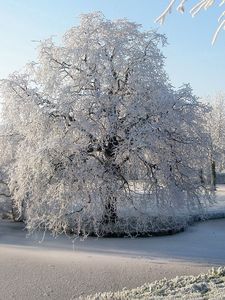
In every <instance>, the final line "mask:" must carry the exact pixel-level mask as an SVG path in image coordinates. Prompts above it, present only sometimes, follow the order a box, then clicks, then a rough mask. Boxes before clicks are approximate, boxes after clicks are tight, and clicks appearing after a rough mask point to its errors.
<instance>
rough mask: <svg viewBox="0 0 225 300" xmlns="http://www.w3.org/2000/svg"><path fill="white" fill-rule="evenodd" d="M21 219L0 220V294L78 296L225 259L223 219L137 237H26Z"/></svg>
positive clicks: (195, 271)
mask: <svg viewBox="0 0 225 300" xmlns="http://www.w3.org/2000/svg"><path fill="white" fill-rule="evenodd" d="M22 227H23V226H22V224H21V223H17V224H15V223H12V222H9V221H1V223H0V291H1V293H0V299H1V300H4V299H7V300H8V299H9V300H10V299H23V300H26V299H77V298H78V297H79V296H81V295H82V296H85V295H89V294H94V293H97V292H104V291H117V290H121V289H122V288H123V287H127V288H129V289H130V288H135V287H137V286H140V285H143V284H144V283H145V282H153V281H155V280H159V279H162V278H164V277H167V278H173V277H176V276H180V275H194V274H198V273H200V272H203V271H204V272H205V271H207V270H208V269H209V268H211V267H212V266H218V265H224V264H225V230H224V228H225V220H224V219H221V220H214V221H213V220H210V221H206V222H202V223H198V224H195V225H194V226H191V227H189V228H188V230H187V231H186V232H183V233H180V234H177V235H173V236H166V237H154V238H138V239H126V238H118V239H99V240H96V239H94V238H90V239H87V240H85V241H84V242H82V241H75V242H74V243H72V242H71V241H70V240H69V239H67V238H66V237H59V238H57V239H53V238H51V236H49V235H48V234H47V235H46V237H45V241H44V242H43V243H39V242H38V240H40V236H39V238H38V237H37V236H36V238H37V239H36V240H35V237H32V238H29V239H27V238H26V232H25V231H23V230H22Z"/></svg>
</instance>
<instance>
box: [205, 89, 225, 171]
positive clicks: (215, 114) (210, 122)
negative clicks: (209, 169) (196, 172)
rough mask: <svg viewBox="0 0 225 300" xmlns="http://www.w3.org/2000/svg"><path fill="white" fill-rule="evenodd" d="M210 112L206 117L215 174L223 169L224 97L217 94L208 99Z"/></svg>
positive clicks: (224, 148) (224, 162)
mask: <svg viewBox="0 0 225 300" xmlns="http://www.w3.org/2000/svg"><path fill="white" fill-rule="evenodd" d="M208 101H210V104H211V105H212V110H211V111H210V113H209V114H208V115H207V126H208V131H209V134H210V149H211V151H210V153H211V163H212V164H214V165H215V167H216V170H217V172H221V171H222V170H224V168H225V95H224V93H218V94H216V95H215V96H214V97H211V98H209V99H208Z"/></svg>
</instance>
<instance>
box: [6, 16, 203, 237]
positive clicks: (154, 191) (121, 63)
mask: <svg viewBox="0 0 225 300" xmlns="http://www.w3.org/2000/svg"><path fill="white" fill-rule="evenodd" d="M165 42H166V40H165V37H164V36H163V35H160V34H158V33H156V32H155V31H147V32H146V31H145V32H142V31H141V30H140V26H139V25H137V24H135V23H132V22H129V21H127V20H117V21H109V20H106V19H105V18H104V16H103V15H102V14H101V13H93V14H88V15H83V16H82V17H81V23H80V25H79V26H75V27H72V28H71V29H70V30H68V31H67V32H66V33H65V35H64V37H63V43H62V45H55V44H54V43H53V41H52V39H48V40H46V41H44V42H43V43H41V44H40V46H39V56H38V60H37V62H36V63H31V64H29V65H28V66H26V68H25V70H24V72H23V74H21V73H15V74H13V75H11V77H9V78H8V79H7V80H4V81H3V82H2V98H3V100H4V105H3V118H4V122H5V124H6V129H5V131H6V133H7V131H8V133H10V134H11V135H10V136H11V137H13V139H12V138H9V134H8V139H6V140H5V142H6V144H7V143H9V144H10V143H11V144H14V147H12V150H11V151H10V147H8V149H9V150H7V153H6V158H5V159H8V158H7V157H8V156H10V157H12V158H13V159H11V168H10V170H9V173H8V176H9V187H10V192H11V194H12V197H13V199H14V203H15V204H16V206H17V209H18V211H19V212H20V214H23V215H24V216H25V219H26V223H27V228H28V229H29V230H30V231H33V230H35V229H38V228H43V227H44V228H46V229H50V230H52V231H53V232H55V233H59V232H62V231H66V230H68V228H72V229H73V230H74V232H75V233H76V234H83V235H85V234H89V233H93V232H94V233H95V234H98V235H100V234H102V233H105V232H114V231H115V230H117V231H118V228H119V230H122V232H123V233H124V232H125V233H129V232H131V231H132V232H140V231H144V230H145V231H146V230H147V231H149V230H151V228H150V227H149V226H156V225H155V223H154V222H152V220H153V219H152V216H156V215H157V216H158V217H160V218H161V221H162V222H163V220H164V219H165V218H166V217H170V216H171V215H174V214H176V211H177V210H178V209H179V208H182V209H187V208H188V209H189V211H190V210H195V211H196V209H199V208H200V207H201V205H202V203H203V202H202V201H203V196H204V193H205V192H206V187H205V186H204V185H203V183H202V181H201V179H200V176H199V170H200V166H201V165H202V164H204V163H205V159H206V158H207V148H206V146H207V141H208V135H207V132H206V131H205V127H204V115H205V112H206V111H207V110H208V108H207V106H205V105H203V104H201V103H200V102H198V101H197V98H196V97H195V96H193V94H192V91H191V88H190V87H189V86H184V87H182V88H181V89H179V90H177V91H175V90H174V89H173V88H172V87H171V85H170V84H169V81H168V78H167V75H166V73H165V71H164V57H163V55H162V53H161V51H160V49H159V46H160V45H161V44H162V45H164V44H165ZM15 137H17V138H16V143H15ZM2 151H4V150H2ZM134 178H135V180H132V179H134ZM131 220H132V222H131ZM170 223H171V222H170ZM121 228H122V229H121Z"/></svg>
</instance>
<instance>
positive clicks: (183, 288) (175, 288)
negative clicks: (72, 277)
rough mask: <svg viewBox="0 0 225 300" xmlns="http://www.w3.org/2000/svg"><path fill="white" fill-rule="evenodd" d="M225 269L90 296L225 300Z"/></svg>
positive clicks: (94, 299)
mask: <svg viewBox="0 0 225 300" xmlns="http://www.w3.org/2000/svg"><path fill="white" fill-rule="evenodd" d="M224 283H225V268H218V269H212V270H210V271H209V272H207V274H200V275H199V276H182V277H180V278H179V277H176V278H174V279H172V280H167V279H165V278H164V279H162V280H160V281H156V282H154V283H152V284H145V285H143V286H141V287H139V288H136V289H132V290H127V289H123V290H122V291H121V292H116V293H113V292H109V293H102V294H96V295H94V296H89V297H87V298H86V299H89V300H104V299H114V300H116V299H118V300H123V299H124V300H125V299H142V300H143V299H148V300H151V299H152V300H157V299H158V300H159V299H167V300H169V299H170V300H173V299H183V300H184V299H186V300H189V299H195V300H196V299H202V300H203V299H211V300H218V299H224V297H223V296H224V292H225V284H224Z"/></svg>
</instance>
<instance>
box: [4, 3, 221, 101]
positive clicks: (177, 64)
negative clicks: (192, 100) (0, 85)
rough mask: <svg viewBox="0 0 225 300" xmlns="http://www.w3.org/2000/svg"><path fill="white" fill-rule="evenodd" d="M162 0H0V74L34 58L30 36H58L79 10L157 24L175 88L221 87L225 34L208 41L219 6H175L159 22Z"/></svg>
mask: <svg viewBox="0 0 225 300" xmlns="http://www.w3.org/2000/svg"><path fill="white" fill-rule="evenodd" d="M189 2H190V4H191V3H194V2H195V1H192V0H189ZM167 3H168V0H7V1H6V0H0V45H1V46H0V77H1V78H3V77H6V76H7V75H8V74H9V73H11V72H13V71H14V70H18V69H20V68H21V67H22V66H23V65H24V64H25V63H26V62H28V61H31V60H35V57H36V54H37V52H36V50H35V47H36V44H35V43H34V42H32V40H42V39H45V38H48V37H49V36H52V35H56V36H57V37H58V38H60V37H61V36H62V34H63V33H64V32H65V31H66V29H68V28H70V27H71V26H73V25H75V24H78V22H79V15H80V14H81V13H87V12H92V11H102V12H103V13H104V15H105V16H106V18H108V19H116V18H124V17H125V18H127V19H129V20H131V21H135V22H137V23H139V24H142V25H143V28H144V29H150V28H158V31H159V32H161V33H165V34H166V36H167V38H168V42H169V45H168V46H167V47H166V48H164V49H163V52H164V55H165V56H166V57H167V59H166V69H167V72H168V74H169V77H170V79H171V82H172V84H173V85H174V86H175V87H178V86H180V85H182V83H190V84H191V86H192V87H193V89H194V92H195V93H196V94H197V95H198V96H201V97H205V96H207V95H212V94H214V93H215V92H216V91H224V92H225V82H224V81H225V59H224V53H225V51H224V50H225V33H223V32H222V33H221V34H220V35H219V38H218V40H217V42H216V44H215V45H214V46H213V47H212V46H211V39H212V35H213V32H214V31H215V29H216V27H217V16H218V15H219V12H220V10H219V9H218V8H213V9H210V10H208V11H206V12H202V13H201V14H199V15H198V16H196V17H195V18H194V19H192V18H191V16H190V15H189V14H188V13H186V14H185V15H183V16H181V15H179V14H178V13H177V12H176V11H175V10H174V12H173V13H172V15H170V16H169V17H168V18H167V20H166V22H165V24H164V25H163V26H159V25H157V24H155V23H154V20H155V19H156V17H157V16H158V15H159V14H160V13H161V12H162V10H163V8H165V7H166V4H167ZM188 7H190V6H188Z"/></svg>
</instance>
